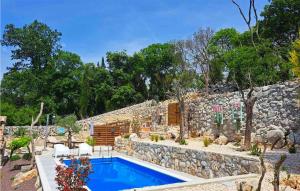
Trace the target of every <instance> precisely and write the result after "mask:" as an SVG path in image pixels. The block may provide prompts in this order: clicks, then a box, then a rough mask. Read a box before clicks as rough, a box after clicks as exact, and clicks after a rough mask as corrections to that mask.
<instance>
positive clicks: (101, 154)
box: [99, 145, 112, 162]
mask: <svg viewBox="0 0 300 191" xmlns="http://www.w3.org/2000/svg"><path fill="white" fill-rule="evenodd" d="M105 154H107V157H105ZM99 157H101V158H102V159H104V158H107V159H108V161H107V162H112V146H109V145H106V146H100V150H99Z"/></svg>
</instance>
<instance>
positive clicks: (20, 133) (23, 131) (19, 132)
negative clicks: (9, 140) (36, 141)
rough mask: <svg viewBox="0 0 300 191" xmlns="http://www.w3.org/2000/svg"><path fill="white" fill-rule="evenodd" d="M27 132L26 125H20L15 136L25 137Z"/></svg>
mask: <svg viewBox="0 0 300 191" xmlns="http://www.w3.org/2000/svg"><path fill="white" fill-rule="evenodd" d="M26 133H27V129H26V128H24V127H19V128H18V129H17V130H16V131H15V132H14V136H16V137H24V136H25V135H26Z"/></svg>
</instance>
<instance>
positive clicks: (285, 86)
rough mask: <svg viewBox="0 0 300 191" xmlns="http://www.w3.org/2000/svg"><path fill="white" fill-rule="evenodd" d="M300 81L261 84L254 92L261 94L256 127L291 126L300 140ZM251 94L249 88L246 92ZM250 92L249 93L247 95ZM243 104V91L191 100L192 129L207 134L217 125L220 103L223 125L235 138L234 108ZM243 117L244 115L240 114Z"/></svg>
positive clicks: (255, 117) (243, 123) (229, 135)
mask: <svg viewBox="0 0 300 191" xmlns="http://www.w3.org/2000/svg"><path fill="white" fill-rule="evenodd" d="M299 90H300V84H299V82H298V81H288V82H284V83H279V84H274V85H269V86H263V87H258V88H256V89H255V91H254V95H255V96H257V97H258V99H257V102H256V103H255V105H254V112H253V127H254V129H253V130H255V129H256V130H257V129H265V130H266V131H269V130H272V129H273V128H274V126H276V127H278V128H281V129H285V130H287V129H290V130H293V131H294V132H295V133H296V138H297V139H298V140H297V142H298V143H300V105H299V100H298V91H299ZM245 92H246V93H247V91H245ZM245 95H247V94H245ZM236 103H241V96H240V93H239V92H232V93H227V94H215V95H210V96H208V97H200V98H199V99H196V100H193V101H190V102H189V103H187V108H188V113H189V121H188V122H187V123H188V125H189V129H191V130H195V131H197V132H199V134H205V133H207V132H209V131H211V130H212V129H213V128H215V123H214V114H215V113H214V112H213V106H214V105H220V106H221V107H222V111H223V119H224V120H223V125H222V126H221V127H222V128H223V130H225V131H226V132H225V134H226V133H227V134H228V135H227V137H233V136H232V134H230V133H233V132H234V131H235V126H236V125H235V124H234V121H233V120H232V109H233V107H234V104H236ZM238 116H240V115H238ZM244 125H245V111H244V110H243V112H242V121H241V126H242V128H243V127H244Z"/></svg>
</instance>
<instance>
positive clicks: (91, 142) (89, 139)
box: [86, 137, 96, 146]
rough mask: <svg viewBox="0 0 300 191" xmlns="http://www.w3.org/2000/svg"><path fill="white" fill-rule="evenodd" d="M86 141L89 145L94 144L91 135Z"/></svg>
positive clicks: (94, 141)
mask: <svg viewBox="0 0 300 191" xmlns="http://www.w3.org/2000/svg"><path fill="white" fill-rule="evenodd" d="M86 143H87V144H88V145H90V146H94V145H95V144H96V140H95V139H94V138H93V137H88V138H87V139H86Z"/></svg>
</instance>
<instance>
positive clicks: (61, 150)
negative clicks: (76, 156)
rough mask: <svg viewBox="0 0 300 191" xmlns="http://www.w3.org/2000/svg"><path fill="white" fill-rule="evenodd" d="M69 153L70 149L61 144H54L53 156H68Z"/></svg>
mask: <svg viewBox="0 0 300 191" xmlns="http://www.w3.org/2000/svg"><path fill="white" fill-rule="evenodd" d="M69 155H70V149H69V148H68V147H66V146H65V145H63V144H56V145H54V157H55V158H57V156H69Z"/></svg>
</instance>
